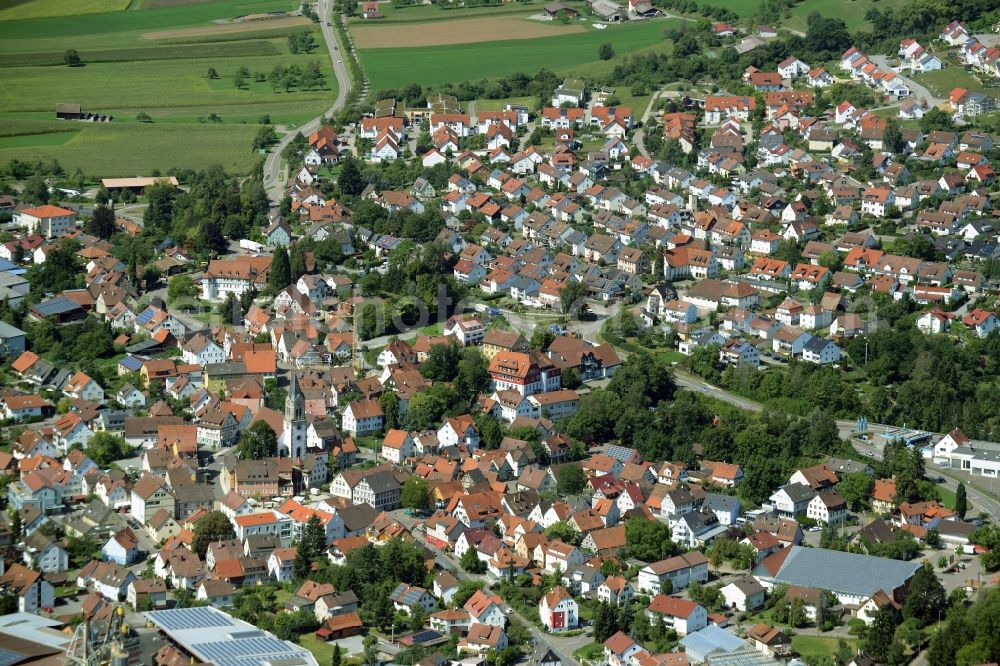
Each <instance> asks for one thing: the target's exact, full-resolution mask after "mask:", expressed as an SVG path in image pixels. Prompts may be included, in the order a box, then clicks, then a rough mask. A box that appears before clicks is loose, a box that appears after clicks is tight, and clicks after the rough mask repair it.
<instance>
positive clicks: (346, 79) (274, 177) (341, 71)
mask: <svg viewBox="0 0 1000 666" xmlns="http://www.w3.org/2000/svg"><path fill="white" fill-rule="evenodd" d="M317 13H318V14H319V16H320V30H321V31H322V33H323V40H324V41H325V42H326V48H327V51H328V52H329V53H330V63H331V64H332V65H333V73H334V74H335V75H336V76H337V97H336V98H335V99H334V100H333V106H331V107H330V109H329V110H328V111H327V112H326V113H325V114H323V116H319V117H317V118H313V119H312V120H310V121H309V122H307V123H305V124H304V125H301V126H299V128H298V129H297V131H298V132H301V133H302V134H304V135H306V136H308V135H309V134H311V133H312V132H314V131H315V130H317V129H319V126H320V124H321V123H322V122H323V117H324V116H333V115H336V114H337V112H339V111H340V109H341V108H342V107H343V106H344V102H345V101H346V100H347V94H348V93H349V92H350V91H351V77H350V75H349V74H348V71H347V65H346V64H345V63H344V61H343V55H344V54H343V52H342V50H341V48H340V47H339V46H338V42H337V36H336V33H335V32H334V29H333V26H332V25H331V21H330V16H331V0H319V2H318V5H317ZM294 136H295V132H288V133H287V134H285V136H284V137H282V139H281V140H280V141H279V142H278V143H277V144H275V145H274V147H273V148H271V152H269V153H268V154H267V160H266V161H265V162H264V188H265V189H266V190H267V196H268V197H270V199H271V201H273V202H275V203H278V202H279V201H281V197H282V195H283V194H284V186H285V183H284V182H283V179H282V178H281V173H280V171H281V169H280V165H281V151H283V150H284V149H285V147H286V146H287V145H288V144H289V143H291V141H292V138H293V137H294Z"/></svg>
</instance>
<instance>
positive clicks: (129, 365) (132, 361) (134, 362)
mask: <svg viewBox="0 0 1000 666" xmlns="http://www.w3.org/2000/svg"><path fill="white" fill-rule="evenodd" d="M119 363H120V364H121V366H122V367H123V368H126V369H128V370H139V369H140V368H142V361H140V360H139V359H137V358H136V357H135V356H126V357H125V358H123V359H122V360H121V361H119Z"/></svg>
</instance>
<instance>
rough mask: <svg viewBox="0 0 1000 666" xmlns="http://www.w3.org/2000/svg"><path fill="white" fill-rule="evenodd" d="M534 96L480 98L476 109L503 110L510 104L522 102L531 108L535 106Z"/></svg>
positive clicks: (521, 103)
mask: <svg viewBox="0 0 1000 666" xmlns="http://www.w3.org/2000/svg"><path fill="white" fill-rule="evenodd" d="M535 101H536V100H535V98H534V97H508V98H507V99H478V100H476V111H503V109H504V107H506V106H507V105H508V104H520V105H522V106H526V107H528V108H529V109H531V108H533V107H534V106H535Z"/></svg>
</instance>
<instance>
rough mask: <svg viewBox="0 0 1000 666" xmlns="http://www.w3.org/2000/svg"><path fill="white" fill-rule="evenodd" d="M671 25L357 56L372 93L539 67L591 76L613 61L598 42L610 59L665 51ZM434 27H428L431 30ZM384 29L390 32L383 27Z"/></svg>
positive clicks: (373, 51)
mask: <svg viewBox="0 0 1000 666" xmlns="http://www.w3.org/2000/svg"><path fill="white" fill-rule="evenodd" d="M675 23H676V21H674V20H652V21H644V22H642V23H638V24H633V25H623V26H611V27H609V28H607V29H606V30H594V29H592V28H588V29H587V30H586V31H585V32H581V33H576V34H568V35H559V36H554V37H546V38H544V39H507V40H501V41H491V42H482V43H473V44H450V45H441V46H423V47H412V48H373V49H360V50H359V53H360V55H361V64H362V66H363V67H364V68H365V72H366V73H367V74H368V79H369V81H370V83H371V88H372V90H376V91H377V90H384V89H387V88H398V87H402V86H405V85H407V84H410V83H419V84H420V85H435V84H442V83H448V82H455V81H465V80H478V79H484V78H487V79H488V78H496V77H501V76H505V75H507V74H511V73H514V72H525V73H528V74H533V73H535V72H537V71H538V70H539V69H541V68H543V67H545V68H548V69H551V70H553V71H555V72H556V73H558V74H579V75H581V76H586V75H590V76H593V75H595V74H601V73H605V72H608V71H610V70H611V69H612V68H613V67H614V65H615V60H610V61H602V60H600V59H599V58H598V48H599V47H600V45H601V44H603V43H609V44H611V45H612V46H613V47H614V50H615V54H616V59H618V58H621V57H624V56H626V55H630V54H633V53H637V52H643V51H659V52H669V50H670V48H671V44H670V41H669V40H667V39H664V37H663V31H664V30H666V29H668V28H670V27H672V26H673V25H674V24H675ZM433 25H434V24H425V25H424V27H425V28H428V29H431V28H430V26H433ZM588 26H589V24H588ZM441 27H442V28H443V27H444V24H442V26H441ZM438 28H439V26H434V28H433V29H435V30H436V29H438ZM386 29H387V30H391V28H390V27H388V26H387V27H386ZM514 34H516V33H514Z"/></svg>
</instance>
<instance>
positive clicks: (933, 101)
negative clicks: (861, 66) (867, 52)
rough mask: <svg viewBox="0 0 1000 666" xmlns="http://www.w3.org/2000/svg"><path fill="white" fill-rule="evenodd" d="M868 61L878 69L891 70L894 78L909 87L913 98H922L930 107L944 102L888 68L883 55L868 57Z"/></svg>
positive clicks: (886, 60)
mask: <svg viewBox="0 0 1000 666" xmlns="http://www.w3.org/2000/svg"><path fill="white" fill-rule="evenodd" d="M870 59H871V61H872V62H874V63H875V64H876V65H878V66H879V67H881V68H883V69H891V70H892V71H894V72H896V76H898V77H899V78H900V79H902V80H903V83H905V84H906V85H908V86H909V87H910V90H912V91H913V95H912V96H913V97H922V98H924V99H925V100H927V103H928V104H930V105H931V106H937V105H938V104H940V103H942V102H944V101H945V100H944V98H942V97H935V96H934V95H933V94H932V93H931V91H930V90H928V89H927V88H926V87H924V86H922V85H920V84H919V83H917V82H916V81H914V80H913V79H911V78H909V77H908V76H904V75H903V74H902V73H900V72H899V71H898V70H896V69H895V68H893V67H890V66H889V58H888V57H887V56H884V55H876V56H870Z"/></svg>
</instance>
